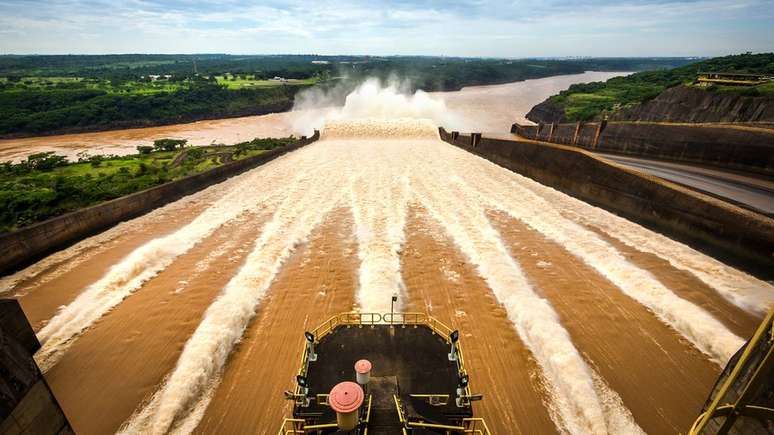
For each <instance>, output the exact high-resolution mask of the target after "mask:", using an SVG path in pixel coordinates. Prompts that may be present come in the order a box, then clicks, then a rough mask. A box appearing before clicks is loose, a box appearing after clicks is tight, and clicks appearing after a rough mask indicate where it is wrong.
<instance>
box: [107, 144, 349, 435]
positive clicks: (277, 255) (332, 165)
mask: <svg viewBox="0 0 774 435" xmlns="http://www.w3.org/2000/svg"><path fill="white" fill-rule="evenodd" d="M326 154H328V150H327V149H326V148H325V147H321V146H314V147H309V148H307V149H304V150H302V151H300V152H297V153H295V154H294V156H293V158H291V159H289V161H288V162H286V164H287V165H288V166H291V167H295V168H296V170H298V172H299V173H301V174H303V176H302V177H301V178H300V179H297V180H296V181H295V182H294V183H293V184H292V185H291V186H290V187H291V188H290V189H289V191H288V192H286V194H285V197H284V200H283V201H282V202H281V204H280V205H279V207H278V208H277V210H276V212H275V213H274V215H273V217H272V219H271V220H270V221H269V222H268V223H267V224H266V226H265V227H264V229H263V232H262V233H261V235H260V237H259V238H258V240H257V241H256V243H255V247H254V249H253V251H252V252H251V253H250V255H249V256H248V257H247V259H246V260H245V264H244V265H243V266H242V268H241V269H240V270H239V272H238V273H237V275H236V276H234V277H233V278H232V279H231V280H230V281H229V283H228V284H227V285H226V287H225V288H224V289H223V291H222V292H221V294H220V295H219V296H218V298H217V299H216V300H215V301H214V302H213V303H212V305H210V307H209V308H208V309H207V311H206V312H205V314H204V317H203V319H202V321H201V323H200V324H199V326H198V327H197V328H196V331H194V333H193V335H192V336H191V338H190V339H189V340H188V341H187V343H186V345H185V347H184V349H183V352H182V354H181V355H180V358H179V359H178V362H177V365H176V366H175V368H174V370H173V371H172V374H171V375H170V376H169V378H168V379H167V380H166V381H165V383H164V384H163V385H162V387H161V389H160V390H159V391H158V392H157V393H156V394H155V395H154V397H153V399H152V400H151V401H150V402H149V403H148V404H147V405H146V406H145V407H143V408H142V409H140V410H138V411H137V412H136V413H135V414H134V415H133V416H132V418H130V420H129V421H128V422H127V423H126V424H125V425H124V426H123V427H122V429H121V431H120V432H121V433H144V434H163V433H167V432H168V431H170V430H172V429H173V428H177V429H176V430H180V428H190V427H195V425H196V423H197V422H198V420H199V419H200V418H201V417H202V415H203V409H204V408H206V403H207V402H209V400H210V399H211V395H212V393H211V391H212V388H213V385H217V384H218V383H219V379H220V375H221V373H222V369H223V365H224V364H225V362H226V358H227V357H228V355H229V354H230V353H231V351H232V349H233V347H234V346H235V345H236V343H237V342H238V341H239V339H240V338H241V337H242V334H243V332H244V331H245V329H246V328H247V325H248V324H249V322H250V320H251V319H252V318H253V316H254V315H255V312H256V307H257V305H258V304H259V303H260V301H261V299H262V298H263V296H264V295H265V293H266V291H267V289H268V288H269V285H270V284H271V282H272V280H273V279H274V277H275V275H276V274H277V272H278V271H279V270H280V268H281V266H282V264H283V262H284V261H285V260H286V259H287V258H288V256H289V255H290V254H291V253H292V252H293V251H294V249H295V247H296V246H297V245H298V244H299V243H302V242H304V241H305V240H306V238H307V237H308V235H309V234H310V233H311V232H312V230H313V229H314V228H315V227H316V226H317V225H318V224H319V223H320V222H321V221H322V219H323V217H324V216H325V214H327V213H328V212H329V211H330V210H332V209H333V208H334V207H336V206H337V205H339V204H340V202H341V200H342V199H343V198H344V197H345V194H346V192H345V191H343V190H342V189H341V188H340V186H341V185H342V184H343V183H344V182H345V181H346V179H347V177H349V176H353V175H355V174H356V173H357V172H358V170H357V169H356V168H351V169H350V170H349V171H347V170H342V169H341V168H340V167H339V166H338V165H337V164H336V161H335V159H330V158H325V157H324V156H325V155H326ZM345 154H346V153H345ZM320 180H325V182H320ZM208 392H209V393H208Z"/></svg>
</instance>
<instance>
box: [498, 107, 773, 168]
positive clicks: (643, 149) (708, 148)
mask: <svg viewBox="0 0 774 435" xmlns="http://www.w3.org/2000/svg"><path fill="white" fill-rule="evenodd" d="M551 131H553V134H552V133H551ZM511 132H513V133H516V134H518V135H519V136H522V137H524V138H527V139H534V140H542V141H547V142H552V143H558V144H564V145H574V146H578V147H581V148H584V149H588V150H592V151H597V152H603V153H611V154H622V155H631V156H640V157H652V158H656V159H660V160H671V161H676V162H685V163H694V164H700V165H709V166H715V167H719V168H723V169H730V170H740V171H745V172H753V173H758V174H763V175H771V176H774V129H767V128H755V127H747V126H732V125H727V124H726V125H722V124H719V125H707V124H701V125H699V124H693V125H691V124H663V123H648V122H606V121H602V122H588V123H565V124H539V125H536V126H533V125H519V124H513V126H512V127H511ZM576 132H577V133H576Z"/></svg>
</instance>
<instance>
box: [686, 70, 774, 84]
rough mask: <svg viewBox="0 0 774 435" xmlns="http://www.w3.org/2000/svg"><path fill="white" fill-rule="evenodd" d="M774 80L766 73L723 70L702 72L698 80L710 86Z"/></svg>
mask: <svg viewBox="0 0 774 435" xmlns="http://www.w3.org/2000/svg"><path fill="white" fill-rule="evenodd" d="M772 80H774V77H770V76H767V75H765V74H741V73H723V72H700V73H699V74H698V77H697V78H696V81H697V82H698V83H699V84H700V85H705V86H709V85H712V84H715V85H726V86H755V85H760V84H763V83H766V82H770V81H772Z"/></svg>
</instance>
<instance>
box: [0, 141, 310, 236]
mask: <svg viewBox="0 0 774 435" xmlns="http://www.w3.org/2000/svg"><path fill="white" fill-rule="evenodd" d="M295 141H296V139H294V138H282V139H271V138H268V139H254V140H252V141H249V142H242V143H238V144H235V145H232V146H224V145H212V146H204V147H187V146H186V141H185V140H174V139H159V140H157V141H155V143H154V144H153V145H141V146H139V147H137V151H138V153H137V154H134V155H126V156H103V155H89V154H87V153H81V154H80V155H79V158H78V161H76V162H69V161H68V160H67V159H66V158H65V157H63V156H59V155H56V154H54V153H53V152H45V153H39V154H33V155H31V156H29V157H27V159H26V160H24V161H22V162H18V163H13V162H5V163H0V233H3V232H7V231H13V230H15V229H18V228H20V227H23V226H26V225H30V224H33V223H35V222H40V221H43V220H45V219H48V218H51V217H54V216H58V215H61V214H64V213H67V212H70V211H73V210H78V209H80V208H83V207H88V206H90V205H93V204H97V203H99V202H102V201H106V200H110V199H113V198H118V197H121V196H124V195H128V194H130V193H134V192H137V191H140V190H143V189H147V188H149V187H153V186H157V185H159V184H163V183H166V182H168V181H173V180H177V179H179V178H182V177H186V176H189V175H193V174H198V173H201V172H204V171H206V170H209V169H212V168H214V167H216V166H220V165H222V164H224V163H227V162H230V161H232V160H239V159H243V158H247V157H250V156H254V155H257V154H260V153H262V152H264V151H266V150H271V149H274V148H277V147H280V146H285V145H287V144H291V143H294V142H295Z"/></svg>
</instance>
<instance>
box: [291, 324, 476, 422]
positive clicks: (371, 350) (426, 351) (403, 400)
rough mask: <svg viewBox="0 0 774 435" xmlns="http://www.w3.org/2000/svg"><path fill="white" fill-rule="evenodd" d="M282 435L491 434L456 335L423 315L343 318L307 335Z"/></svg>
mask: <svg viewBox="0 0 774 435" xmlns="http://www.w3.org/2000/svg"><path fill="white" fill-rule="evenodd" d="M304 335H305V338H306V343H305V347H304V351H303V354H302V357H301V364H300V369H299V372H298V375H297V376H296V387H295V390H294V391H287V392H286V393H285V395H286V398H287V399H289V400H292V401H293V418H290V419H285V420H284V422H283V425H282V428H281V429H280V431H279V433H280V434H281V435H282V434H308V433H316V434H334V433H352V434H395V433H404V434H408V433H416V434H421V433H429V434H432V433H443V434H447V433H473V434H490V433H491V432H490V431H489V429H488V428H487V426H486V423H485V422H484V421H483V419H480V418H474V417H473V409H472V402H473V401H476V400H480V399H481V395H476V394H472V393H471V390H470V385H469V377H468V374H467V372H466V370H465V359H464V356H463V354H462V349H461V347H460V343H459V332H458V331H455V330H452V329H451V328H449V327H448V326H446V325H444V324H443V323H441V322H439V321H438V320H436V319H434V318H433V317H430V316H429V315H427V314H424V313H387V314H379V313H342V314H338V315H335V316H333V317H331V318H330V319H328V320H327V321H326V322H325V323H323V324H322V325H320V326H319V327H317V328H316V329H314V330H312V331H309V332H306V333H305V334H304Z"/></svg>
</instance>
